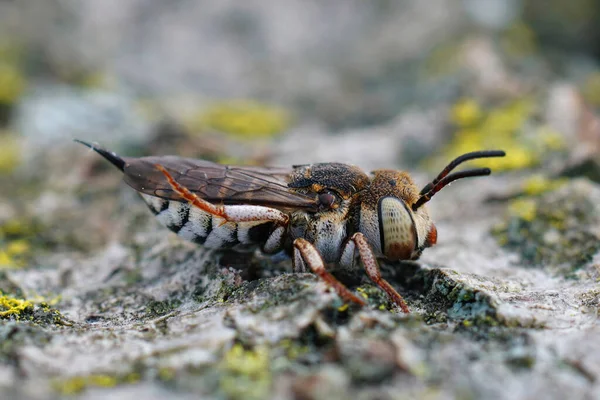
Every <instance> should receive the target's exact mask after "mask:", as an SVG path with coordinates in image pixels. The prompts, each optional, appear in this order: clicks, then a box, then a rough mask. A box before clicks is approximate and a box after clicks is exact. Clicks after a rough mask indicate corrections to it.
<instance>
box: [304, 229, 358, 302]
mask: <svg viewBox="0 0 600 400" xmlns="http://www.w3.org/2000/svg"><path fill="white" fill-rule="evenodd" d="M294 251H295V252H296V251H297V252H299V253H300V257H301V258H302V260H304V262H305V263H306V265H308V267H309V268H310V269H311V270H312V271H313V272H314V273H315V274H316V275H318V276H319V278H321V279H323V280H324V281H325V283H327V284H328V285H329V286H330V287H332V288H333V290H335V292H336V293H337V294H338V296H340V297H341V298H342V299H344V300H345V301H351V302H353V303H356V304H360V305H361V306H364V305H365V304H366V303H365V301H364V300H363V299H361V298H360V297H358V296H356V295H355V294H354V293H352V292H351V291H350V290H349V289H348V288H347V287H346V286H344V284H343V283H342V282H340V281H338V280H337V279H335V277H334V276H333V275H331V274H330V273H329V272H327V270H326V269H325V264H324V263H323V259H322V258H321V255H320V254H319V252H318V250H317V249H316V248H315V246H313V245H312V244H311V243H310V242H309V241H307V240H305V239H302V238H298V239H296V240H294Z"/></svg>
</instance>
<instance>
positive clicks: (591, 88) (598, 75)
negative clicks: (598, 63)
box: [581, 71, 600, 107]
mask: <svg viewBox="0 0 600 400" xmlns="http://www.w3.org/2000/svg"><path fill="white" fill-rule="evenodd" d="M581 91H582V94H583V97H584V99H585V100H586V101H587V102H588V103H590V104H592V105H593V106H594V107H600V71H595V72H593V73H592V74H590V75H589V76H588V77H587V79H586V80H585V82H584V84H583V87H582V89H581Z"/></svg>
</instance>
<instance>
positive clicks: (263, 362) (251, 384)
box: [219, 344, 272, 399]
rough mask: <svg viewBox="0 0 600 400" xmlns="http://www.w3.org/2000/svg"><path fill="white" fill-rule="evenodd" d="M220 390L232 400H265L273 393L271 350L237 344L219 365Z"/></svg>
mask: <svg viewBox="0 0 600 400" xmlns="http://www.w3.org/2000/svg"><path fill="white" fill-rule="evenodd" d="M219 370H220V372H221V375H220V377H219V388H220V390H221V391H222V392H223V393H224V394H225V395H226V396H227V397H228V398H230V399H264V398H266V396H267V395H268V393H269V392H270V391H271V385H272V375H271V366H270V356H269V349H268V348H267V347H261V346H259V347H255V348H253V349H245V348H244V347H243V346H242V345H241V344H235V345H234V346H233V347H231V349H229V350H228V351H227V352H226V353H225V354H224V356H223V359H222V361H221V363H220V365H219Z"/></svg>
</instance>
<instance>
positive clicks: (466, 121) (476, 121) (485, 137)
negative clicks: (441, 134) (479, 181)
mask: <svg viewBox="0 0 600 400" xmlns="http://www.w3.org/2000/svg"><path fill="white" fill-rule="evenodd" d="M534 104H535V103H534V102H533V101H532V100H531V99H519V100H515V101H512V102H509V103H507V104H503V105H501V106H498V107H496V108H492V109H490V110H484V109H483V108H482V107H481V106H479V105H478V104H477V102H476V101H475V100H473V99H462V100H459V101H458V103H457V104H456V105H455V107H454V108H453V110H452V113H451V119H452V120H453V122H454V124H455V125H456V127H457V132H456V134H455V136H454V138H453V139H452V141H451V142H450V143H449V144H448V145H447V146H446V148H445V149H444V151H443V154H442V156H441V157H440V158H439V159H438V160H437V161H436V165H437V168H439V165H441V164H445V163H447V162H448V160H450V159H453V158H455V157H458V156H459V155H461V154H464V153H467V152H471V151H477V150H482V149H501V150H504V151H506V157H502V158H486V159H482V160H475V161H473V162H472V164H473V165H475V166H480V167H489V168H492V169H493V170H495V171H503V170H513V169H521V168H527V167H531V166H533V165H536V164H538V163H539V161H540V159H541V157H542V156H543V155H544V154H545V153H544V152H546V151H547V150H549V149H551V148H554V147H556V146H557V142H558V141H557V139H556V137H555V136H553V135H550V133H549V132H548V131H543V132H541V133H540V135H541V136H540V137H541V138H545V139H547V144H546V143H545V142H542V145H541V146H540V137H538V136H536V135H535V134H533V133H531V134H530V133H529V132H528V131H527V132H525V129H524V128H525V125H526V122H527V121H528V120H529V119H530V118H531V116H532V115H533V112H534V110H535V107H534Z"/></svg>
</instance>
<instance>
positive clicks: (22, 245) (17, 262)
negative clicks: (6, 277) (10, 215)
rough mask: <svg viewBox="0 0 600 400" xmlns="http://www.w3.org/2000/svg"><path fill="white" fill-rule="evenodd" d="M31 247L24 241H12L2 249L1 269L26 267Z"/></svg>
mask: <svg viewBox="0 0 600 400" xmlns="http://www.w3.org/2000/svg"><path fill="white" fill-rule="evenodd" d="M30 249H31V246H30V245H29V242H27V241H26V240H23V239H17V240H11V241H9V242H8V244H6V245H5V246H4V248H0V269H3V268H20V267H23V266H25V260H26V258H27V256H28V254H29V251H30Z"/></svg>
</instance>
